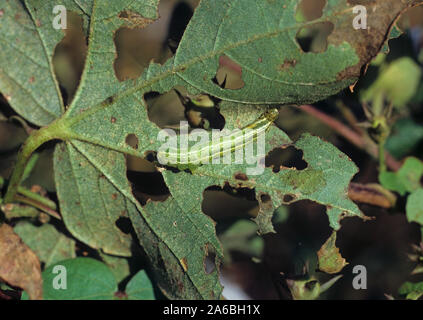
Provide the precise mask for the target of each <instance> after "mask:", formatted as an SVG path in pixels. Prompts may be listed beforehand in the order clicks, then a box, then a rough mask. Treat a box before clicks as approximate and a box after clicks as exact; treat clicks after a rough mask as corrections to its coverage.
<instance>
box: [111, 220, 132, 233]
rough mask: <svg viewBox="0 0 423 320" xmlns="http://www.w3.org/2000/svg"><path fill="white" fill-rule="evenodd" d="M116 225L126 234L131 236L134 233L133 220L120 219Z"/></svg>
mask: <svg viewBox="0 0 423 320" xmlns="http://www.w3.org/2000/svg"><path fill="white" fill-rule="evenodd" d="M115 224H116V227H118V228H119V230H120V231H122V232H123V233H124V234H130V233H131V231H132V224H131V220H130V219H129V218H128V217H119V218H118V219H117V220H116V222H115Z"/></svg>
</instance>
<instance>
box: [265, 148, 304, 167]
mask: <svg viewBox="0 0 423 320" xmlns="http://www.w3.org/2000/svg"><path fill="white" fill-rule="evenodd" d="M307 166H308V165H307V162H305V161H304V159H303V152H302V151H301V150H298V149H296V148H295V147H293V146H289V147H287V148H285V149H282V148H277V149H274V150H272V151H271V152H269V155H268V156H267V157H266V167H273V172H279V171H280V168H281V167H285V168H295V169H297V170H304V169H305V168H307Z"/></svg>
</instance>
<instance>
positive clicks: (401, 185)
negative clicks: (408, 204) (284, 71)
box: [379, 157, 423, 195]
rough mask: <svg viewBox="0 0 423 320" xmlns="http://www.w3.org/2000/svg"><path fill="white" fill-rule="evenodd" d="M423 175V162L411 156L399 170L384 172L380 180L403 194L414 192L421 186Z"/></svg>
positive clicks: (384, 184) (383, 184) (385, 185)
mask: <svg viewBox="0 0 423 320" xmlns="http://www.w3.org/2000/svg"><path fill="white" fill-rule="evenodd" d="M422 176H423V162H422V161H420V160H419V159H417V158H414V157H409V158H407V159H406V160H405V162H404V164H403V165H402V167H401V168H400V169H399V170H398V171H397V172H382V173H381V174H379V181H380V183H381V184H382V186H383V187H384V188H386V189H389V190H392V191H396V192H398V193H399V194H401V195H405V194H406V193H407V192H413V191H415V190H417V189H418V188H420V187H421V184H420V179H421V177H422Z"/></svg>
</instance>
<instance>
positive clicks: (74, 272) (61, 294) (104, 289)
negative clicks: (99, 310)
mask: <svg viewBox="0 0 423 320" xmlns="http://www.w3.org/2000/svg"><path fill="white" fill-rule="evenodd" d="M57 266H62V267H64V269H63V268H62V267H60V268H61V269H55V267H56V268H58V267H57ZM58 270H59V271H58ZM62 270H65V271H64V273H63V271H62ZM61 276H65V277H66V289H61V288H60V286H59V287H58V288H57V286H56V284H57V283H58V284H59V285H61V284H63V283H61V282H60V281H58V280H57V279H59V278H60V277H61ZM55 279H56V280H55ZM55 287H56V288H55ZM116 291H117V284H116V279H115V277H114V276H113V273H112V272H111V271H110V269H109V268H107V266H106V265H105V264H104V263H101V262H99V261H97V260H94V259H91V258H76V259H70V260H65V261H62V262H59V263H56V264H54V265H51V266H50V267H49V268H47V269H46V270H45V271H44V272H43V297H44V299H45V300H112V299H114V294H115V293H116Z"/></svg>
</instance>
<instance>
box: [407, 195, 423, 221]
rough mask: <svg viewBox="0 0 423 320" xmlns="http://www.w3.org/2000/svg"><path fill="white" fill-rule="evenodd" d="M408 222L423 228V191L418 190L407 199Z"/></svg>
mask: <svg viewBox="0 0 423 320" xmlns="http://www.w3.org/2000/svg"><path fill="white" fill-rule="evenodd" d="M406 213H407V220H408V221H409V222H417V223H419V224H420V225H422V226H423V189H422V188H420V189H417V190H416V191H414V192H413V193H411V194H410V195H409V196H408V198H407V205H406Z"/></svg>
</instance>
